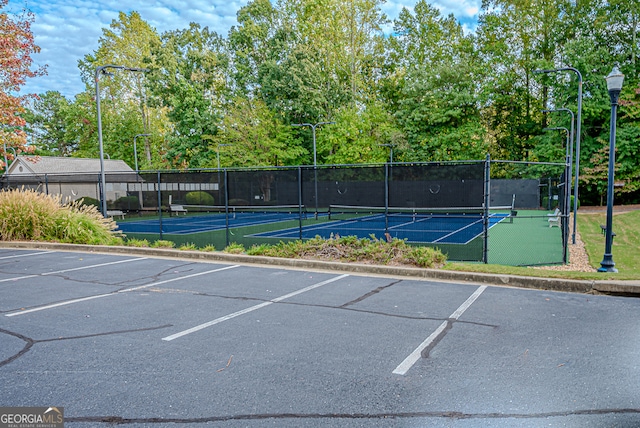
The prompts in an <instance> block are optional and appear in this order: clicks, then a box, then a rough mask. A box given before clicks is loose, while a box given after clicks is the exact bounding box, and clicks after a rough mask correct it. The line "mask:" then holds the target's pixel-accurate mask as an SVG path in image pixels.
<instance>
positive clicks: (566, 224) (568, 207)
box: [562, 155, 576, 265]
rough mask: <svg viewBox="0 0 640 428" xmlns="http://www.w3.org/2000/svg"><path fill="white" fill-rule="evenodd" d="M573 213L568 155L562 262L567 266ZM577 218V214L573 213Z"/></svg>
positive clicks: (565, 171)
mask: <svg viewBox="0 0 640 428" xmlns="http://www.w3.org/2000/svg"><path fill="white" fill-rule="evenodd" d="M570 213H571V156H570V155H567V158H566V161H565V170H564V221H563V228H562V254H563V257H562V261H563V263H564V264H565V265H566V264H567V262H568V261H569V257H568V254H567V253H568V250H569V216H570ZM573 215H574V216H575V215H576V213H573Z"/></svg>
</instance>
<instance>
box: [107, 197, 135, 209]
mask: <svg viewBox="0 0 640 428" xmlns="http://www.w3.org/2000/svg"><path fill="white" fill-rule="evenodd" d="M113 208H115V209H119V210H125V211H129V210H131V211H135V210H139V209H140V203H139V202H138V197H137V196H122V197H120V198H118V199H116V200H115V201H114V202H113Z"/></svg>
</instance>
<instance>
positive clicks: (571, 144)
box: [542, 107, 578, 244]
mask: <svg viewBox="0 0 640 428" xmlns="http://www.w3.org/2000/svg"><path fill="white" fill-rule="evenodd" d="M556 111H566V112H567V113H569V114H570V115H571V137H570V143H569V146H570V148H569V155H570V156H571V157H570V158H569V172H573V142H574V141H575V134H574V132H573V125H574V123H575V116H574V114H573V111H571V110H569V109H568V108H564V107H562V108H557V109H553V110H542V112H543V113H553V112H556ZM576 174H577V173H576ZM576 181H577V179H576ZM569 184H571V179H569ZM569 199H571V198H569ZM569 202H571V201H569ZM577 212H578V198H577V197H576V196H574V198H573V232H572V234H571V241H572V243H573V244H575V243H576V227H577V225H576V213H577Z"/></svg>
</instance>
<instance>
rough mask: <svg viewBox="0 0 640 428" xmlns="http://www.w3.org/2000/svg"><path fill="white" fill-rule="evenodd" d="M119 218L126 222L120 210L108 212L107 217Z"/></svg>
mask: <svg viewBox="0 0 640 428" xmlns="http://www.w3.org/2000/svg"><path fill="white" fill-rule="evenodd" d="M116 216H119V217H121V218H122V219H123V220H124V216H125V214H124V213H123V212H122V211H120V210H107V217H116Z"/></svg>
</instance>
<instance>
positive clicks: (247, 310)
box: [162, 274, 349, 342]
mask: <svg viewBox="0 0 640 428" xmlns="http://www.w3.org/2000/svg"><path fill="white" fill-rule="evenodd" d="M348 276H349V275H348V274H345V275H340V276H336V277H333V278H331V279H327V280H326V281H322V282H319V283H317V284H313V285H310V286H308V287H305V288H302V289H300V290H298V291H294V292H293V293H289V294H285V295H284V296H280V297H276V298H275V299H273V300H269V301H268V302H264V303H260V304H258V305H255V306H251V307H249V308H246V309H243V310H241V311H238V312H234V313H232V314H229V315H225V316H223V317H220V318H216V319H215V320H213V321H209V322H206V323H204V324H200V325H197V326H195V327H192V328H190V329H188V330H184V331H181V332H178V333H175V334H172V335H171V336H167V337H163V338H162V340H165V341H167V342H169V341H171V340H174V339H177V338H179V337H182V336H186V335H187V334H191V333H195V332H196V331H199V330H202V329H204V328H207V327H211V326H212V325H216V324H220V323H221V322H224V321H227V320H230V319H232V318H235V317H239V316H240V315H244V314H248V313H249V312H253V311H255V310H258V309H261V308H264V307H266V306H269V305H273V304H274V303H278V302H281V301H283V300H285V299H288V298H290V297H293V296H297V295H298V294H302V293H306V292H307V291H310V290H313V289H314V288H318V287H322V286H323V285H327V284H329V283H332V282H334V281H338V280H340V279H342V278H346V277H348Z"/></svg>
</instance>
